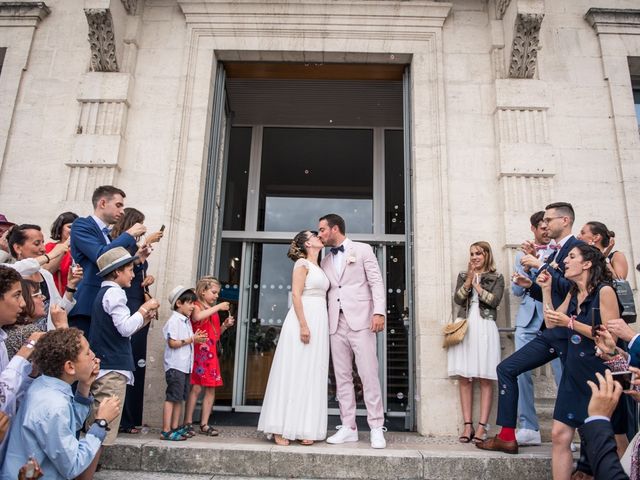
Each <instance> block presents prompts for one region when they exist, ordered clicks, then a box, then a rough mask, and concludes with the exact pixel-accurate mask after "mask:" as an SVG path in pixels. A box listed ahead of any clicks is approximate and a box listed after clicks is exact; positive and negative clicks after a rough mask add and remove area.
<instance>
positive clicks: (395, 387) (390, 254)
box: [386, 245, 409, 411]
mask: <svg viewBox="0 0 640 480" xmlns="http://www.w3.org/2000/svg"><path fill="white" fill-rule="evenodd" d="M404 254H405V251H404V246H396V245H389V246H387V278H386V286H387V325H386V327H387V410H388V411H405V410H406V409H407V397H408V394H409V315H408V311H407V308H406V303H405V291H406V287H405V257H404Z"/></svg>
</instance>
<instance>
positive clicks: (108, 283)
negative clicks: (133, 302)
mask: <svg viewBox="0 0 640 480" xmlns="http://www.w3.org/2000/svg"><path fill="white" fill-rule="evenodd" d="M102 287H117V288H122V287H121V286H120V285H118V284H117V283H116V282H114V281H113V280H103V281H102V283H101V284H100V288H102Z"/></svg>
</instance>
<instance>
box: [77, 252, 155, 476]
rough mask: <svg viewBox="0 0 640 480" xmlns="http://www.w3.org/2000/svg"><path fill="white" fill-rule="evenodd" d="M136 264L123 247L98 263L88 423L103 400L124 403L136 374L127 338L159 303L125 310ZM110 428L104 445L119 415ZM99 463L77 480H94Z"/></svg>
mask: <svg viewBox="0 0 640 480" xmlns="http://www.w3.org/2000/svg"><path fill="white" fill-rule="evenodd" d="M135 260H136V258H135V257H132V256H131V255H130V254H129V252H127V250H126V249H125V248H123V247H116V248H112V249H111V250H107V251H106V252H105V253H103V254H102V255H100V256H99V257H98V260H97V265H98V268H99V271H98V275H99V276H100V277H101V278H103V281H102V285H101V286H100V290H98V294H97V295H96V298H95V300H94V302H93V311H92V314H91V329H90V331H89V345H91V348H92V350H93V351H95V353H96V356H97V357H98V358H99V359H100V371H99V372H98V375H97V376H96V378H95V380H94V382H93V383H92V385H91V394H92V395H93V396H94V404H93V408H92V411H91V414H90V416H89V422H90V423H91V422H92V421H93V419H96V418H99V417H97V416H96V415H97V413H96V412H98V411H99V408H100V407H99V406H100V403H101V402H103V401H104V400H105V399H107V398H109V397H118V399H119V400H120V404H122V402H124V397H125V394H126V391H127V384H130V383H133V371H134V370H135V366H134V364H133V355H132V353H131V340H130V337H131V335H133V334H134V333H135V332H137V331H138V330H140V329H141V328H142V327H144V326H145V325H147V324H148V323H149V322H150V321H151V320H152V319H153V318H154V315H155V310H157V308H158V302H157V300H155V299H153V298H152V299H150V300H148V301H147V302H145V303H144V304H143V305H141V306H140V307H139V308H138V310H137V311H135V312H133V313H132V312H131V311H130V310H129V309H128V308H127V296H126V294H125V292H124V290H123V289H124V288H126V287H129V286H131V280H133V262H134V261H135ZM111 424H112V425H111V427H110V430H109V431H108V432H107V436H106V438H105V439H104V441H103V442H102V444H103V445H113V444H114V443H115V440H116V436H117V435H118V429H119V427H120V414H118V415H117V416H116V417H115V418H114V419H113V421H112V422H111ZM99 459H100V452H98V454H97V455H96V456H95V458H94V460H93V462H92V463H91V465H90V466H89V468H87V470H86V471H85V472H84V473H83V474H82V475H81V478H80V477H79V478H80V480H85V479H91V478H93V474H94V472H95V469H96V467H97V464H98V461H99Z"/></svg>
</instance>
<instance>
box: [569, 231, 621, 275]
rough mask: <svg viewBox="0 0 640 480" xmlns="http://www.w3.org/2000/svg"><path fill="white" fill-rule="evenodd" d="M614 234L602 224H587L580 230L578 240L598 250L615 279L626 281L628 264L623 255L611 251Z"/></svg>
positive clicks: (619, 252)
mask: <svg viewBox="0 0 640 480" xmlns="http://www.w3.org/2000/svg"><path fill="white" fill-rule="evenodd" d="M615 236H616V234H615V233H614V232H612V231H611V230H609V229H608V228H607V226H606V225H605V224H604V223H602V222H595V221H591V222H587V223H585V224H584V225H583V226H582V228H581V229H580V234H579V235H578V238H579V239H580V240H582V241H583V242H584V243H587V244H589V245H593V246H594V247H596V248H597V249H598V250H600V251H601V252H602V253H603V255H604V256H605V258H606V262H607V265H608V267H607V268H608V269H609V271H611V275H612V276H613V278H615V279H619V280H626V278H627V275H628V274H629V262H627V257H625V255H624V253H622V252H621V251H619V250H615V251H614V250H613V247H614V246H615V244H616V242H615Z"/></svg>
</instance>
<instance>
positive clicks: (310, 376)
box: [258, 230, 329, 445]
mask: <svg viewBox="0 0 640 480" xmlns="http://www.w3.org/2000/svg"><path fill="white" fill-rule="evenodd" d="M323 248H324V245H323V243H322V242H321V241H320V239H319V238H318V234H317V233H316V232H311V231H308V230H305V231H302V232H300V233H298V234H297V235H296V236H295V237H294V238H293V240H292V241H291V245H290V247H289V252H288V253H287V256H288V257H289V258H290V259H291V260H293V261H294V262H295V263H294V265H293V273H292V280H291V296H292V301H293V305H292V307H291V308H290V309H289V312H288V313H287V316H286V318H285V320H284V323H283V324H282V330H281V331H280V338H279V340H278V345H277V347H276V353H275V355H274V358H273V363H272V365H271V371H270V372H269V381H268V383H267V390H266V392H265V396H264V401H263V403H262V411H261V412H260V419H259V421H258V430H259V431H262V432H265V433H267V434H269V435H273V437H274V440H275V442H276V443H277V444H278V445H289V442H290V441H292V440H299V441H300V443H302V444H303V445H312V444H313V443H314V442H315V441H316V440H324V438H325V437H326V435H327V377H328V374H329V323H328V313H327V301H326V295H327V290H328V289H329V280H328V279H327V276H326V275H325V273H324V272H323V270H322V268H320V266H319V264H318V258H319V255H320V251H321V250H322V249H323ZM300 382H304V386H305V388H303V389H301V388H300Z"/></svg>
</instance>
